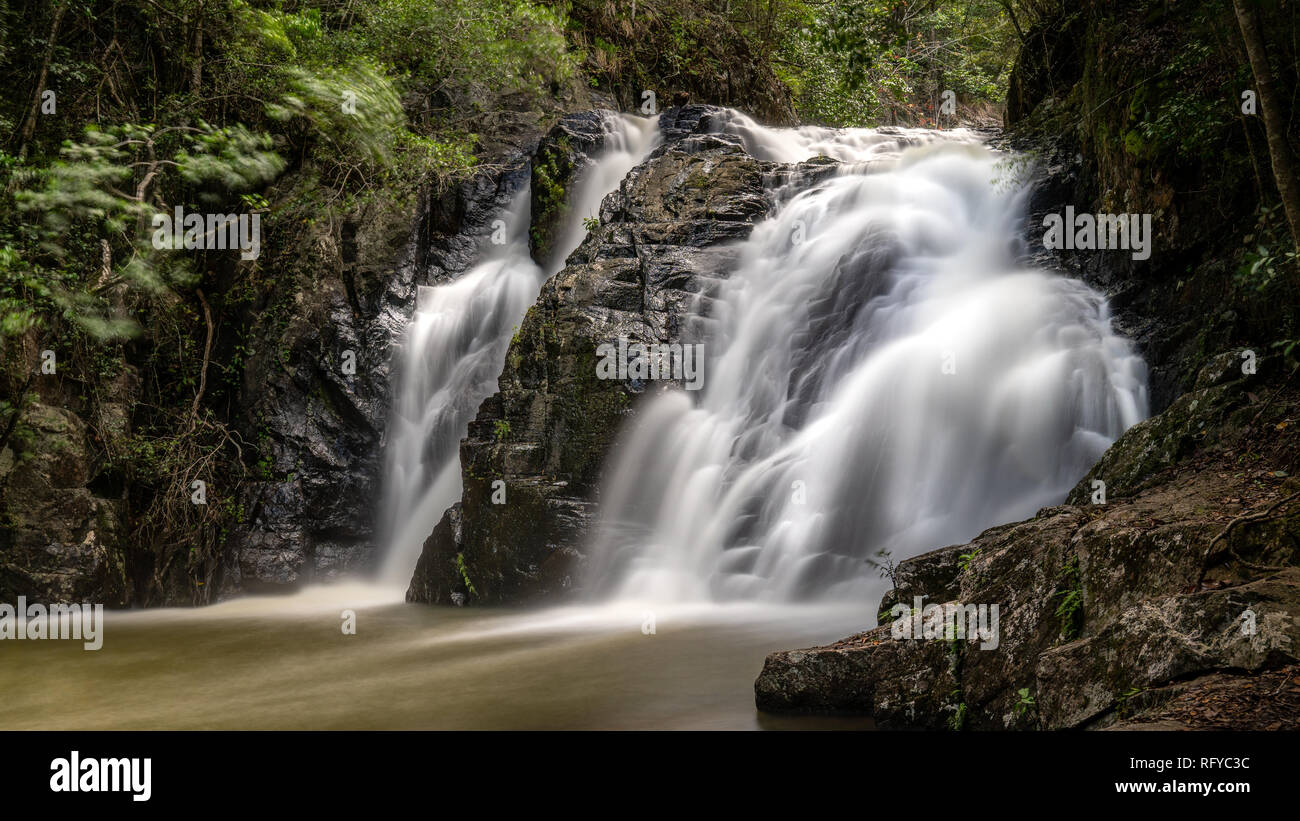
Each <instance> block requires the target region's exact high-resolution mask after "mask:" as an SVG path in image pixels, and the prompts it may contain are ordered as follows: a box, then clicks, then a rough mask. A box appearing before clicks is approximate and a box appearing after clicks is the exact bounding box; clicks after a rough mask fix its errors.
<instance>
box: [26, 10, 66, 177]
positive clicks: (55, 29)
mask: <svg viewBox="0 0 1300 821" xmlns="http://www.w3.org/2000/svg"><path fill="white" fill-rule="evenodd" d="M67 10H68V4H67V3H66V2H65V3H60V4H59V5H58V7H57V8H55V9H54V22H52V23H50V37H49V39H48V40H46V41H45V57H44V59H42V60H41V71H40V74H38V75H37V77H36V93H35V94H34V95H33V96H32V107H31V110H30V111H28V112H27V119H26V120H24V121H23V130H22V132H21V137H20V138H19V141H18V156H19V157H24V158H25V157H26V156H27V145H28V143H30V142H31V141H32V137H34V136H35V135H36V117H37V116H38V115H39V114H40V113H41V94H42V93H44V91H45V80H46V79H47V78H48V77H49V74H50V60H51V59H53V57H54V39H55V38H56V37H58V36H59V26H61V25H62V24H63V13H64V12H65V11H67Z"/></svg>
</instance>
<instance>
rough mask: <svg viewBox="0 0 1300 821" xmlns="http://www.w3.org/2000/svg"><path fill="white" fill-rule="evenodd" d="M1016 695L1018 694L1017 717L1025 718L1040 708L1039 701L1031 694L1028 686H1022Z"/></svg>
mask: <svg viewBox="0 0 1300 821" xmlns="http://www.w3.org/2000/svg"><path fill="white" fill-rule="evenodd" d="M1016 695H1017V696H1018V700H1017V701H1016V706H1015V713H1016V716H1017V717H1019V718H1023V717H1024V716H1027V715H1029V714H1030V713H1032V712H1033V711H1034V710H1036V709H1037V708H1038V703H1037V702H1036V701H1035V700H1034V697H1033V696H1032V695H1030V694H1029V688H1028V687H1021V688H1020V689H1019V690H1017V691H1016Z"/></svg>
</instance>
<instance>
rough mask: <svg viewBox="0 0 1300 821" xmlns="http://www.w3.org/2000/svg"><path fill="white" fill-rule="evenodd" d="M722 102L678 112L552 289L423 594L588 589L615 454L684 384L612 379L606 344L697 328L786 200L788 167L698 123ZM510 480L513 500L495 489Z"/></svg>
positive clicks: (479, 595)
mask: <svg viewBox="0 0 1300 821" xmlns="http://www.w3.org/2000/svg"><path fill="white" fill-rule="evenodd" d="M711 110H712V109H710V108H708V107H704V106H689V107H685V108H683V109H674V110H671V111H669V112H665V115H664V117H663V121H662V124H661V125H662V130H663V132H664V135H665V139H666V140H667V143H666V144H665V145H664V146H663V147H661V148H660V149H658V150H657V151H656V152H655V154H653V155H652V156H651V157H650V158H649V159H648V160H647V161H646V162H645V163H643V164H642V165H641V166H639V167H638V168H636V169H634V170H633V171H632V172H631V173H630V174H628V176H627V178H626V179H625V180H624V181H623V183H622V185H621V186H620V188H619V190H618V191H617V192H615V193H612V194H610V195H609V196H608V197H606V199H605V201H604V203H603V204H602V206H601V211H600V226H599V227H598V228H596V229H595V230H593V231H591V233H590V234H589V236H588V237H587V239H586V241H585V242H583V244H582V245H581V246H580V247H579V248H578V249H577V250H576V251H575V252H574V253H573V254H572V255H570V257H569V259H568V266H567V267H566V268H564V269H563V270H562V271H560V272H559V273H558V274H556V275H555V276H554V277H553V278H552V279H551V280H550V281H548V282H547V283H546V284H545V285H544V286H543V288H542V292H541V296H540V297H539V298H538V300H537V303H536V304H535V305H534V306H533V308H532V309H530V310H529V312H528V315H527V317H526V318H525V320H524V322H523V325H522V326H521V327H520V329H519V333H518V334H517V336H516V337H515V339H514V340H513V341H512V343H511V345H510V349H509V352H508V354H507V357H506V363H505V369H504V371H503V372H502V374H501V379H500V388H501V390H500V392H499V393H497V394H496V395H495V396H492V397H491V398H489V399H488V400H487V401H485V402H484V403H483V405H482V407H481V408H480V409H479V413H478V417H477V419H475V421H474V422H473V423H471V425H470V429H469V435H468V437H467V438H466V439H465V440H464V442H462V444H461V456H460V458H461V465H462V474H463V480H464V485H465V491H464V495H463V498H462V500H461V502H459V503H458V504H457V505H456V506H455V507H453V508H452V509H451V510H449V511H448V512H447V514H446V515H445V516H444V517H443V519H442V521H441V522H439V524H438V525H437V528H436V529H435V530H434V532H433V534H432V536H430V538H429V539H428V540H427V541H426V542H425V545H424V550H423V552H422V554H421V557H420V561H419V564H418V566H417V568H416V571H415V576H414V578H413V580H412V582H411V586H410V589H409V591H408V593H407V598H408V600H410V601H420V602H430V603H448V602H457V603H464V602H467V601H468V602H473V603H492V602H504V601H520V600H523V599H527V598H532V597H541V596H545V597H547V598H548V599H549V600H553V599H554V598H555V597H557V596H560V595H563V594H564V593H565V592H567V591H571V590H572V589H573V588H574V586H575V584H576V582H577V580H578V571H579V567H580V564H581V561H582V553H581V545H582V538H583V535H584V534H585V533H587V532H588V530H589V526H590V524H591V522H592V519H593V517H594V513H595V500H596V494H597V491H598V485H599V478H600V469H601V466H602V464H603V463H604V461H605V456H606V454H607V453H608V451H609V449H610V447H611V446H612V445H613V443H614V441H615V438H616V436H617V435H618V433H619V430H620V428H621V427H622V426H623V425H624V424H625V423H626V422H627V421H628V419H629V418H630V417H631V416H633V415H634V414H635V412H636V408H637V406H638V404H639V399H640V397H641V396H643V395H644V394H646V393H650V392H653V391H655V390H666V389H672V388H673V387H680V386H677V385H675V383H674V382H672V381H663V382H659V383H655V384H653V385H646V384H642V383H638V382H634V381H626V382H623V381H617V380H601V379H598V378H597V375H596V362H597V355H596V349H597V347H598V346H599V345H600V344H602V343H606V342H613V341H616V340H617V339H618V338H619V337H620V336H625V337H627V338H628V340H629V342H638V341H639V342H647V343H649V342H664V343H674V342H689V341H691V340H692V339H693V338H694V337H693V336H692V334H693V329H692V328H691V327H690V325H689V322H688V318H689V317H690V315H691V305H692V303H693V301H694V300H695V299H696V297H697V294H701V293H704V294H707V290H708V284H709V282H710V281H712V280H714V279H715V278H717V277H719V276H723V275H725V273H726V271H727V270H728V267H729V265H730V264H731V254H732V252H733V251H732V249H731V248H730V247H729V246H730V245H732V244H734V243H735V242H736V241H737V240H740V239H742V238H744V237H746V236H747V235H748V234H749V232H750V230H751V229H752V228H753V226H754V224H755V223H756V222H757V221H759V220H760V219H762V218H763V217H764V216H765V215H766V214H767V213H768V210H769V208H770V207H771V203H770V200H769V199H768V197H767V196H766V194H765V191H766V182H767V180H768V176H767V175H768V174H769V173H770V172H772V171H773V170H774V168H773V167H771V166H769V165H767V164H764V163H761V162H759V161H757V160H754V159H753V158H751V157H749V156H748V155H747V154H745V152H744V151H743V150H742V149H741V147H740V146H739V144H738V143H737V142H736V141H734V140H733V139H730V138H727V137H723V136H720V135H713V134H708V133H695V132H696V131H697V130H699V131H707V128H708V118H709V113H710V111H711ZM562 136H563V135H553V137H556V138H559V137H562ZM553 150H555V149H552V148H551V147H549V146H545V145H544V146H543V147H542V148H541V150H540V151H539V154H541V155H547V154H549V153H550V152H551V151H553ZM704 298H706V299H707V295H706V296H705V297H704ZM496 480H503V481H504V482H505V493H506V501H505V503H504V504H493V502H492V495H493V490H494V489H493V486H492V483H493V481H496Z"/></svg>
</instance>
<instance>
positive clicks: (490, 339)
mask: <svg viewBox="0 0 1300 821" xmlns="http://www.w3.org/2000/svg"><path fill="white" fill-rule="evenodd" d="M603 127H604V130H605V137H604V142H603V148H602V151H601V153H600V156H599V157H597V158H595V161H594V162H593V163H592V164H591V165H589V167H587V168H585V169H584V170H583V171H582V172H580V174H579V178H578V180H577V182H576V183H575V184H574V185H573V190H572V192H571V195H570V197H569V202H568V205H569V210H568V213H567V214H566V216H565V221H564V223H563V224H562V225H561V226H560V228H559V230H558V233H557V240H556V246H555V247H556V249H557V251H558V253H557V254H556V255H555V257H554V258H555V259H556V263H555V265H554V268H553V269H552V270H543V269H542V268H540V267H539V266H538V265H537V264H536V263H535V262H534V261H533V259H532V257H531V256H530V254H529V249H528V229H529V222H530V219H529V216H530V214H529V192H528V190H527V189H526V188H525V189H524V190H523V191H521V192H520V193H519V194H518V195H517V196H516V197H515V199H514V201H513V203H512V204H511V205H510V207H509V208H508V209H507V212H506V213H505V214H503V215H502V219H503V221H504V222H505V225H506V228H505V231H506V237H505V240H506V241H505V242H504V243H501V244H492V243H491V242H484V244H483V250H482V252H481V261H480V262H479V263H478V265H476V266H475V267H474V268H473V269H471V270H470V271H468V272H466V273H465V274H463V275H461V276H460V277H457V278H456V279H454V280H452V281H450V282H447V283H445V284H442V285H437V286H432V287H426V286H420V288H419V290H418V294H417V299H416V306H415V312H414V314H413V316H412V318H411V321H410V324H409V325H408V326H407V329H406V336H405V339H404V341H403V345H402V351H401V354H400V357H399V361H398V367H397V368H396V374H395V375H396V379H397V380H398V382H397V385H396V389H395V397H394V402H393V412H392V416H391V420H390V423H389V433H388V443H387V451H386V467H385V483H384V496H383V509H382V512H381V517H380V522H381V538H382V539H383V542H384V543H385V545H386V547H385V550H384V562H383V566H382V568H381V569H380V580H381V581H382V582H384V583H385V584H391V585H394V586H397V585H400V586H403V587H405V585H406V584H407V583H408V582H409V581H410V578H411V572H412V570H413V568H414V567H415V563H416V560H417V559H418V558H419V555H420V549H421V547H422V545H423V544H424V541H425V539H426V538H428V536H429V534H430V533H431V532H432V531H433V528H434V525H436V524H437V523H438V519H439V518H441V516H442V514H443V512H444V511H445V510H447V508H449V507H451V505H452V504H454V503H455V502H456V501H457V500H458V499H459V498H460V495H461V490H462V488H461V478H460V458H459V448H460V440H461V439H463V438H464V437H465V434H466V432H467V431H468V429H469V423H470V421H471V420H472V419H473V418H474V415H475V413H477V411H478V407H479V405H480V404H481V403H482V402H483V400H484V399H486V398H487V397H489V396H491V395H492V394H493V393H495V392H496V390H497V378H498V377H499V376H500V375H501V369H502V365H503V363H504V361H505V355H506V350H507V348H508V347H509V345H510V338H511V336H512V334H513V333H514V331H515V329H516V328H517V327H518V326H519V323H520V322H522V321H523V318H524V315H525V314H526V313H527V311H528V308H529V307H530V306H532V304H533V303H534V302H535V301H536V299H537V295H538V292H539V290H540V289H541V286H542V283H543V282H545V280H546V279H547V277H549V276H550V275H551V274H553V273H555V270H558V268H559V267H562V266H563V264H564V259H565V258H566V257H567V256H568V255H569V253H570V252H572V251H573V249H575V248H577V247H578V245H579V244H580V243H581V242H582V240H583V238H584V237H585V236H586V229H585V225H584V222H583V220H584V219H585V218H588V217H594V216H596V215H597V213H598V211H599V209H600V202H601V200H602V199H604V197H605V195H606V194H608V193H610V192H611V191H613V190H614V189H615V188H617V187H618V184H619V183H620V182H621V181H622V180H623V178H624V177H625V176H626V175H627V172H628V171H630V170H632V168H633V167H635V166H636V165H637V164H638V163H640V162H641V161H642V160H644V159H645V157H646V156H647V155H648V154H649V153H650V151H651V150H653V148H654V147H655V145H656V144H657V143H658V140H659V131H658V125H657V120H655V119H653V118H642V117H634V116H630V115H613V114H611V115H608V116H607V117H606V118H605V120H604V123H603Z"/></svg>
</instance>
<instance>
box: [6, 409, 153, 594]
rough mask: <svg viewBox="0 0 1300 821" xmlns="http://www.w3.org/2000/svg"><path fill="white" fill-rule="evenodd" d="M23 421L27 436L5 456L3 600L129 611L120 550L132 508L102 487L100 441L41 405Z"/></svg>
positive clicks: (68, 414)
mask: <svg viewBox="0 0 1300 821" xmlns="http://www.w3.org/2000/svg"><path fill="white" fill-rule="evenodd" d="M23 416H24V428H23V431H22V434H21V435H20V436H17V437H14V438H12V439H11V440H10V441H9V442H8V443H7V446H6V447H5V448H4V449H3V450H0V510H3V511H5V517H4V522H3V527H0V600H3V601H10V602H12V601H14V600H15V599H16V598H17V597H18V596H26V597H28V598H29V599H30V600H32V601H41V602H60V601H93V602H98V603H101V604H104V603H106V604H108V605H109V606H114V605H116V606H121V605H122V604H124V603H125V602H126V600H127V587H128V582H127V577H126V570H125V566H124V562H123V560H122V556H121V554H120V553H119V552H118V551H117V550H116V542H117V540H119V539H120V538H121V537H122V535H123V531H124V526H123V519H124V507H125V506H124V504H123V502H122V500H121V499H120V498H119V497H118V496H117V494H115V493H114V492H113V491H112V489H111V488H105V487H99V486H98V485H97V484H96V483H95V479H96V478H97V477H98V476H99V473H100V465H99V464H98V462H99V460H98V458H97V456H96V453H95V450H94V448H93V446H92V442H91V438H92V437H93V436H97V435H98V434H96V433H92V431H91V430H90V429H89V428H88V427H87V425H86V423H85V422H84V421H82V419H81V417H79V416H78V415H77V414H75V413H73V412H72V411H70V410H68V409H66V408H62V407H57V406H54V405H49V404H43V403H40V402H38V403H35V404H33V405H30V406H28V408H27V409H26V411H25V413H24V415H23ZM97 421H99V422H101V423H105V422H109V423H110V424H111V420H105V419H103V418H101V419H99V420H97ZM106 427H107V426H106ZM106 435H107V431H106Z"/></svg>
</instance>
